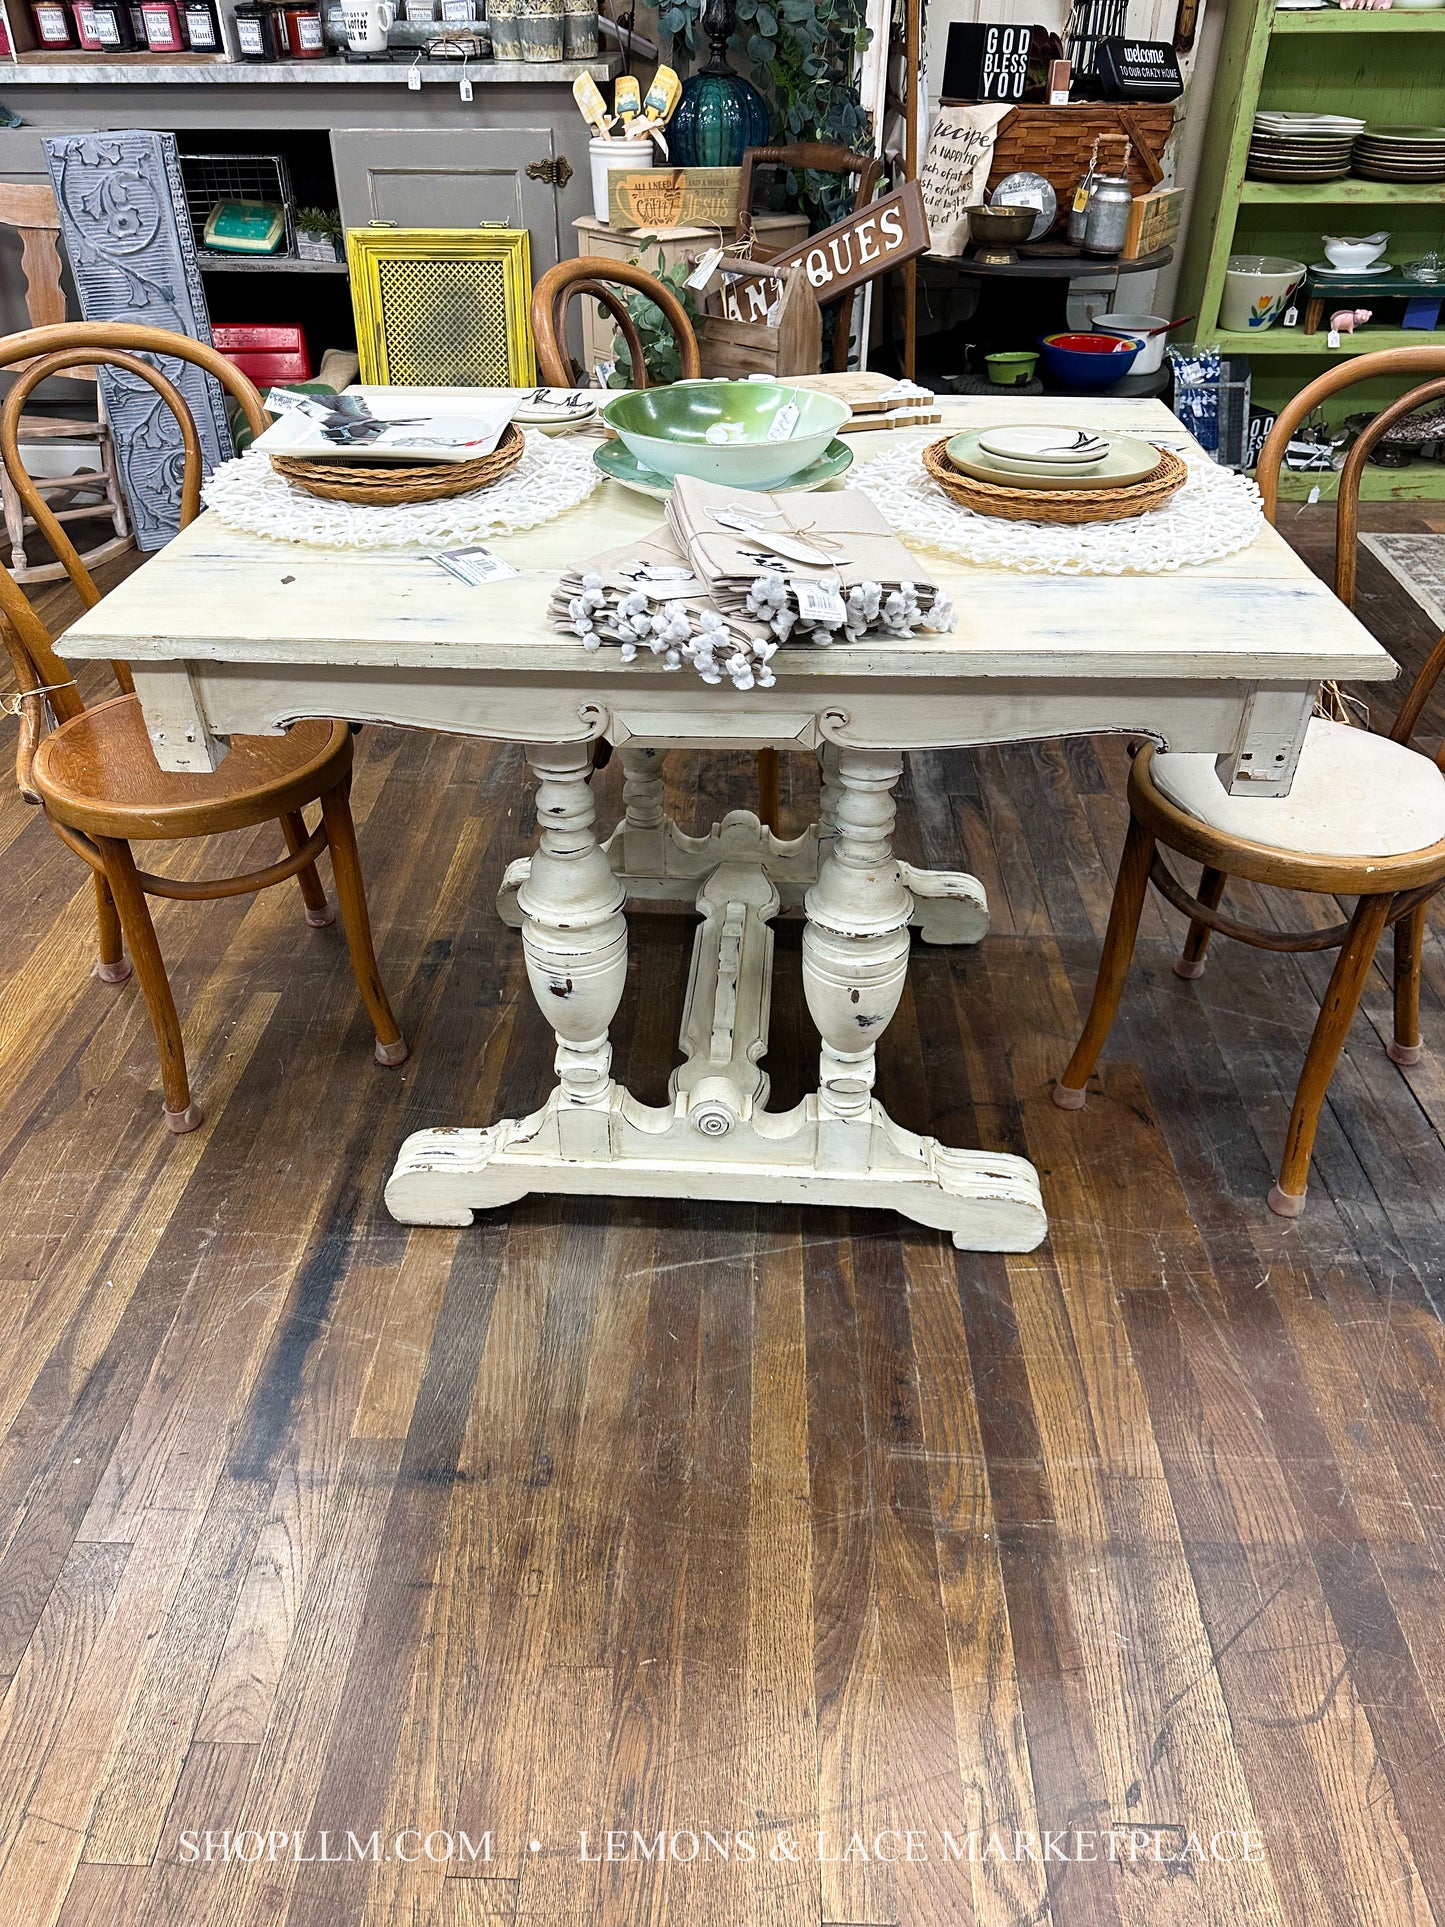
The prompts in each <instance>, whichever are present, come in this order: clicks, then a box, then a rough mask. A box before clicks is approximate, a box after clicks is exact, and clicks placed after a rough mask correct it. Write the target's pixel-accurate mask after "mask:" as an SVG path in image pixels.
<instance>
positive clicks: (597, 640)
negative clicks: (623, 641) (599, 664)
mask: <svg viewBox="0 0 1445 1927" xmlns="http://www.w3.org/2000/svg"><path fill="white" fill-rule="evenodd" d="M582 647H583V648H584V649H586V650H589V651H590V652H591V653H592V654H593V655H594V656H595V655H596V653H597V651H598V650H599V649H600V648H601V647H602V638H601V636H599V635H598V633H597V631H596V630H595V629H589V630H588V632H587V634H586V635H585V636H583V638H582Z"/></svg>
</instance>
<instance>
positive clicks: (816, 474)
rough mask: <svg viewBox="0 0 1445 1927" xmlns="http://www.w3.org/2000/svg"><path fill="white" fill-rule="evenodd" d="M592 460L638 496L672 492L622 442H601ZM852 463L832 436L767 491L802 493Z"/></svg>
mask: <svg viewBox="0 0 1445 1927" xmlns="http://www.w3.org/2000/svg"><path fill="white" fill-rule="evenodd" d="M592 459H593V461H594V462H596V464H597V466H598V467H599V468H600V469H601V470H602V473H603V474H604V475H610V476H611V477H612V479H613V481H614V482H621V484H622V486H623V487H624V488H633V489H636V490H637V492H638V494H639V495H655V496H656V497H657V499H658V500H659V501H660V502H665V501H666V500H667V498H668V496H669V495H671V493H672V478H671V476H669V475H659V474H658V472H657V470H656V469H654V468H644V467H643V465H642V463H641V462H639V461H638V459H637V457H636V456H635V455H634V454H633V453H632V452H631V450H630V449H628V448H627V447H625V446H624V445H623V443H621V442H604V443H603V444H602V446H601V447H600V448H597V449H594V450H593V451H592ZM852 466H853V451H852V449H851V448H849V446H848V444H847V443H846V442H844V441H839V440H838V439H837V438H836V437H835V438H834V439H833V440H832V441H831V442H829V444H828V446H827V447H826V448H825V449H824V450H823V452H822V454H821V455H820V456H819V457H818V459H817V461H816V462H810V463H809V465H808V466H807V468H802V469H799V470H798V473H797V474H796V475H793V476H790V477H789V479H788V480H787V481H786V482H774V483H773V485H772V488H771V490H770V491H769V493H771V494H773V495H794V494H805V493H806V492H807V491H808V490H809V489H814V488H822V487H823V485H824V484H825V483H826V482H831V481H832V480H833V479H834V478H835V477H836V476H839V475H843V474H846V473H847V471H848V470H849V469H850V468H851V467H852ZM736 486H738V487H740V488H741V487H746V486H747V484H746V483H738V484H736Z"/></svg>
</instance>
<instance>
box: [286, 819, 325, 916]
mask: <svg viewBox="0 0 1445 1927" xmlns="http://www.w3.org/2000/svg"><path fill="white" fill-rule="evenodd" d="M281 834H282V835H283V836H284V837H285V839H286V848H287V849H288V850H289V851H290V852H291V854H292V856H295V854H296V852H297V851H298V850H299V849H300V848H301V846H302V844H303V843H304V842H305V841H306V839H307V837H308V836H309V835H310V831H309V830H308V829H307V828H306V818H305V817H304V816H303V815H302V814H301V812H300V810H288V811H287V812H286V814H285V815H284V816H283V817H282V818H281ZM296 881H297V883H298V884H300V886H301V901H302V902H303V903H304V904H305V905H306V921H307V922H308V923H309V924H310V925H311V928H312V929H313V930H324V929H325V928H326V926H327V925H328V924H330V923H335V921H336V912H335V911H334V910H333V909H332V907H331V905H330V904H329V903H328V902H327V901H326V891H325V889H324V888H323V887H322V883H321V879H320V877H319V876H317V874H316V865H315V864H314V863H308V864H307V865H306V868H305V869H304V870H298V871H297V872H296Z"/></svg>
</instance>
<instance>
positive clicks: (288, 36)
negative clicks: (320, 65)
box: [276, 0, 326, 60]
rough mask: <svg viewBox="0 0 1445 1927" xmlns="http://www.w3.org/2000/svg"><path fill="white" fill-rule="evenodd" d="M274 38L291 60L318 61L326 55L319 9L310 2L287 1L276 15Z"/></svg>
mask: <svg viewBox="0 0 1445 1927" xmlns="http://www.w3.org/2000/svg"><path fill="white" fill-rule="evenodd" d="M276 29H277V34H276V37H277V39H278V40H279V41H282V42H283V43H284V50H285V52H286V53H288V54H289V55H290V56H291V58H292V59H293V60H320V59H322V58H323V56H324V55H325V53H326V31H325V28H324V26H323V23H322V18H321V7H320V5H319V4H312V3H311V0H295V4H292V0H287V3H286V5H284V6H283V7H281V8H280V9H279V11H278V13H277V15H276Z"/></svg>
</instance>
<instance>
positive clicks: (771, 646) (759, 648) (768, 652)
mask: <svg viewBox="0 0 1445 1927" xmlns="http://www.w3.org/2000/svg"><path fill="white" fill-rule="evenodd" d="M777 653H778V645H777V644H776V643H775V642H755V643H754V644H753V654H754V655H755V656H756V657H757V658H758V660H759V661H760V662H771V661H772V659H773V657H774V656H775V655H777Z"/></svg>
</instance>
